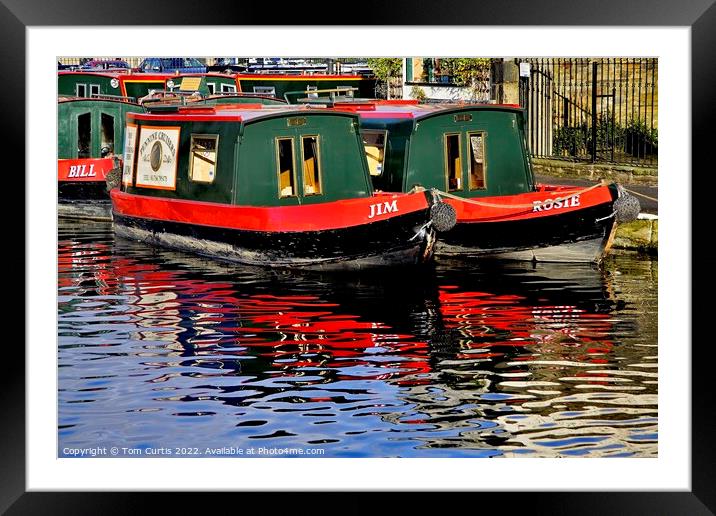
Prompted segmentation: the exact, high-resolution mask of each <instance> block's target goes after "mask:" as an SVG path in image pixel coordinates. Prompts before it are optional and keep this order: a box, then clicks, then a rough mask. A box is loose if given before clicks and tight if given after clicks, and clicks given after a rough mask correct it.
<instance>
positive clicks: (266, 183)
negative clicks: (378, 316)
mask: <svg viewBox="0 0 716 516" xmlns="http://www.w3.org/2000/svg"><path fill="white" fill-rule="evenodd" d="M201 80H202V81H203V80H204V79H203V78H202V79H201ZM184 81H186V79H184V80H183V81H182V83H184ZM200 85H201V83H200V82H197V83H196V84H195V86H200ZM182 86H184V84H182ZM182 89H183V90H186V89H187V88H184V87H183V88H182ZM153 97H154V98H152V101H148V102H145V103H143V105H139V104H138V103H131V102H126V101H125V103H124V104H122V105H124V106H125V108H124V116H126V127H122V129H120V130H118V129H116V128H114V129H113V133H112V135H113V141H114V140H117V141H119V142H121V143H123V144H124V145H113V146H112V147H111V148H112V149H113V150H114V151H115V152H116V149H119V150H120V152H121V151H123V156H122V158H123V164H122V172H121V181H120V180H119V179H118V176H119V175H120V174H119V170H118V169H117V164H118V161H119V160H118V158H117V157H116V156H114V157H112V159H111V160H110V161H111V165H112V168H114V169H115V170H114V173H113V174H111V175H113V176H114V177H113V178H112V179H111V180H110V181H109V183H110V188H111V187H112V186H117V188H115V189H114V190H112V192H111V199H112V212H113V213H112V217H113V220H114V224H115V227H116V230H117V233H118V234H120V235H121V236H124V237H128V238H133V239H137V240H142V241H145V242H148V243H151V244H157V245H163V246H169V247H174V248H178V249H183V250H188V251H193V252H198V253H201V254H206V255H211V256H216V257H219V258H222V259H228V260H232V261H236V262H240V263H247V264H259V265H272V266H284V267H286V266H290V267H293V266H298V267H308V268H318V269H345V268H366V267H376V266H388V265H396V264H419V263H426V262H428V261H429V260H430V259H431V258H432V255H433V253H434V252H437V253H438V254H441V255H470V256H479V257H482V258H486V257H499V258H508V259H521V260H524V259H527V260H544V261H597V262H598V261H600V260H601V258H602V257H603V256H604V254H605V253H606V252H607V251H608V249H609V247H610V245H611V240H612V239H613V235H614V231H615V227H616V222H617V221H621V220H628V219H630V218H635V217H636V215H637V214H638V211H639V206H638V202H637V201H636V200H635V199H634V198H633V197H630V196H628V195H627V194H625V192H624V191H623V190H622V189H621V188H619V187H618V185H616V184H613V183H612V184H607V183H597V184H595V185H592V186H589V187H583V188H580V187H566V186H552V185H539V184H535V181H534V176H533V173H532V170H531V166H530V160H529V152H528V149H527V147H526V144H525V134H524V113H523V111H522V110H521V109H519V108H518V107H516V106H498V105H461V106H454V105H453V106H444V105H442V106H441V105H418V104H416V103H414V102H410V101H408V102H406V101H392V102H391V101H389V102H384V101H375V100H369V101H354V102H333V103H329V104H328V105H316V104H315V101H312V102H313V103H312V104H309V105H303V106H290V105H286V104H285V103H284V104H282V105H274V106H271V105H266V104H263V105H262V104H259V103H245V102H246V101H245V100H244V99H242V101H241V102H244V103H243V104H238V103H235V102H233V103H232V102H231V101H230V100H229V101H226V102H209V101H208V97H207V96H202V101H201V102H195V101H194V100H191V99H189V98H188V97H191V95H175V94H172V93H165V94H164V95H159V96H156V95H155V96H153ZM145 100H147V99H145ZM94 101H95V102H99V100H98V99H95V100H94ZM75 102H81V101H79V100H76V99H75ZM117 102H119V101H117ZM95 105H97V106H99V105H100V104H99V103H98V104H95ZM130 106H131V107H130ZM106 116H107V115H106V114H100V117H99V125H100V126H101V129H100V130H99V131H97V130H92V129H90V133H91V134H92V135H93V136H91V137H90V138H89V139H90V140H91V141H92V142H94V140H93V138H95V139H96V138H98V136H97V135H98V134H102V135H104V134H105V133H106V132H107V130H106V129H105V128H104V127H105V126H104V125H102V124H105V125H107V127H109V125H108V122H106V119H105V118H103V117H106ZM93 117H94V118H97V116H96V115H94V116H93ZM93 117H90V119H94V118H93ZM68 118H69V119H70V120H74V118H72V116H69V117H68ZM103 121H104V122H103ZM66 132H67V133H68V134H71V135H72V136H71V137H70V139H72V138H74V137H75V135H74V133H73V132H72V130H71V129H70V130H68V131H66ZM79 134H80V132H79V129H78V132H77V135H79ZM114 135H116V136H117V138H114ZM77 138H79V136H77ZM104 139H106V138H105V136H102V137H101V138H100V140H101V141H100V147H102V149H104V148H105V147H104V146H102V145H101V143H102V142H103V141H104ZM95 143H96V142H95ZM121 147H123V148H121ZM96 159H97V160H106V159H107V157H104V156H99V157H98V158H96ZM95 166H98V167H99V168H98V169H97V170H96V172H100V174H99V175H96V177H98V178H99V177H100V176H101V175H106V170H105V169H104V168H102V167H100V166H99V161H97V163H95ZM103 166H105V167H106V166H109V164H108V163H107V164H105V165H103ZM75 170H76V171H77V170H79V168H77V169H75ZM90 171H92V172H95V169H94V168H92V167H91V168H90ZM83 173H84V176H82V174H83ZM88 173H89V172H88V171H87V169H86V167H85V168H84V169H82V172H76V174H79V176H78V181H77V183H78V185H79V184H80V183H85V182H86V183H88V184H89V183H92V182H93V181H92V180H90V179H89V176H88ZM113 181H114V182H113ZM102 186H104V185H102ZM95 187H96V185H95ZM66 188H67V187H65V190H66ZM74 188H76V191H81V188H80V187H79V186H77V185H74ZM98 196H99V197H101V194H98ZM87 197H88V200H89V197H90V196H87Z"/></svg>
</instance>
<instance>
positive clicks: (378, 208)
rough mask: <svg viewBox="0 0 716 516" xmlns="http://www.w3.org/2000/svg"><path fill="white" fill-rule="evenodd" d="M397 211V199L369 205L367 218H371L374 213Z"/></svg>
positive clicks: (382, 213) (383, 213)
mask: <svg viewBox="0 0 716 516" xmlns="http://www.w3.org/2000/svg"><path fill="white" fill-rule="evenodd" d="M397 212H398V201H392V202H387V201H386V202H384V203H378V204H371V205H370V215H368V218H369V219H372V218H373V217H375V216H376V215H385V214H386V213H397Z"/></svg>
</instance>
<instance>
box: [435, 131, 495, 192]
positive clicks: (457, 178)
mask: <svg viewBox="0 0 716 516" xmlns="http://www.w3.org/2000/svg"><path fill="white" fill-rule="evenodd" d="M486 140H487V131H485V130H482V129H477V128H469V129H466V130H462V131H449V132H446V133H444V134H443V166H444V171H445V187H446V191H447V192H450V193H455V194H457V195H460V194H463V195H464V196H466V197H471V196H475V195H479V194H480V191H484V190H487V160H486V152H485V150H486V147H487V142H486Z"/></svg>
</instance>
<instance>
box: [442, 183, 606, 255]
mask: <svg viewBox="0 0 716 516" xmlns="http://www.w3.org/2000/svg"><path fill="white" fill-rule="evenodd" d="M600 190H601V191H596V192H594V194H593V195H591V196H587V195H584V194H582V199H581V201H580V205H579V206H576V207H572V208H571V209H564V210H561V211H557V210H553V211H552V210H551V211H549V212H544V211H529V212H528V213H527V214H522V215H519V216H515V217H504V218H502V219H498V218H494V217H493V218H490V217H483V218H480V217H479V216H478V215H477V213H478V211H476V210H472V211H471V212H470V215H471V216H470V217H466V216H465V213H464V212H463V213H462V218H461V217H460V215H458V222H457V224H456V226H455V227H454V228H453V229H452V230H451V231H449V232H447V233H445V235H441V239H440V242H439V243H438V246H437V248H436V253H437V254H438V255H452V256H455V255H468V256H477V257H481V258H499V259H510V260H531V261H554V262H599V261H600V260H601V259H602V257H603V256H604V253H605V252H606V251H607V250H608V249H609V247H610V245H611V239H612V237H613V232H614V230H615V218H614V204H613V201H614V200H615V199H616V198H617V196H618V192H617V190H616V187H613V188H612V187H611V186H603V187H600ZM550 192H551V193H550V195H551V196H552V197H555V194H557V195H561V196H562V197H564V196H565V194H564V192H563V191H560V190H555V191H550ZM532 197H534V195H533V196H532ZM488 200H489V199H488ZM458 202H459V201H458Z"/></svg>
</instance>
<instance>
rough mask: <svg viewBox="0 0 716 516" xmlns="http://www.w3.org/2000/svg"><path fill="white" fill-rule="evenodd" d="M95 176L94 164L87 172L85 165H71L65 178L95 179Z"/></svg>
mask: <svg viewBox="0 0 716 516" xmlns="http://www.w3.org/2000/svg"><path fill="white" fill-rule="evenodd" d="M96 175H97V173H96V172H95V171H94V163H91V164H90V168H89V170H87V165H71V166H70V172H69V173H68V174H67V177H95V176H96Z"/></svg>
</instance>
